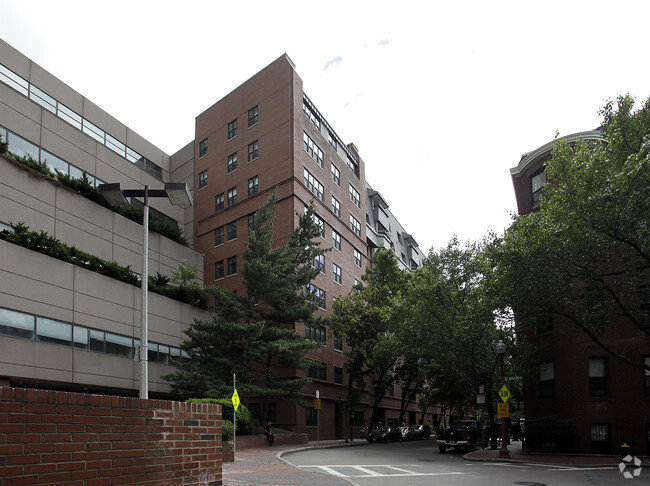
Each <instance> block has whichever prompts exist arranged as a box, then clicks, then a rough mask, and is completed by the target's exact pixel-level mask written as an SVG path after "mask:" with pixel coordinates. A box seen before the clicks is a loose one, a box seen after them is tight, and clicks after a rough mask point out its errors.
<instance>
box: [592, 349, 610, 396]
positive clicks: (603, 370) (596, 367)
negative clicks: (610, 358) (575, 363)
mask: <svg viewBox="0 0 650 486" xmlns="http://www.w3.org/2000/svg"><path fill="white" fill-rule="evenodd" d="M589 396H590V397H606V396H607V359H606V358H589Z"/></svg>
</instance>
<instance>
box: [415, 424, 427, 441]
mask: <svg viewBox="0 0 650 486" xmlns="http://www.w3.org/2000/svg"><path fill="white" fill-rule="evenodd" d="M412 427H413V430H414V431H415V438H416V439H428V438H429V437H431V427H429V426H428V425H423V424H420V425H413V426H412Z"/></svg>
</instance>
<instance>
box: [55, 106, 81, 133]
mask: <svg viewBox="0 0 650 486" xmlns="http://www.w3.org/2000/svg"><path fill="white" fill-rule="evenodd" d="M57 115H58V117H59V118H61V119H62V120H65V121H67V122H68V123H69V124H70V125H72V126H73V127H75V128H76V129H77V130H81V116H80V115H77V114H76V113H75V112H74V111H72V110H71V109H70V108H68V107H67V106H65V105H63V104H61V103H59V104H58V112H57Z"/></svg>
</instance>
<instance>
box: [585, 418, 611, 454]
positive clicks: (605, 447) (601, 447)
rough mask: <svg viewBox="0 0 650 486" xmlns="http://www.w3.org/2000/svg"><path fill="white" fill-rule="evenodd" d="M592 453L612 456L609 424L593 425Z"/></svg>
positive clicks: (591, 434)
mask: <svg viewBox="0 0 650 486" xmlns="http://www.w3.org/2000/svg"><path fill="white" fill-rule="evenodd" d="M590 436H591V453H592V454H611V452H612V451H611V444H610V440H609V436H610V434H609V424H591V433H590Z"/></svg>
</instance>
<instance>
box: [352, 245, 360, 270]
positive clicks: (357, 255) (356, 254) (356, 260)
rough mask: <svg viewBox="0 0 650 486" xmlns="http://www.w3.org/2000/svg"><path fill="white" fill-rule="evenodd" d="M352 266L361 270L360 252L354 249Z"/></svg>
mask: <svg viewBox="0 0 650 486" xmlns="http://www.w3.org/2000/svg"><path fill="white" fill-rule="evenodd" d="M354 264H355V265H356V266H357V267H359V268H361V252H360V251H359V250H357V249H356V248H355V249H354Z"/></svg>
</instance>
